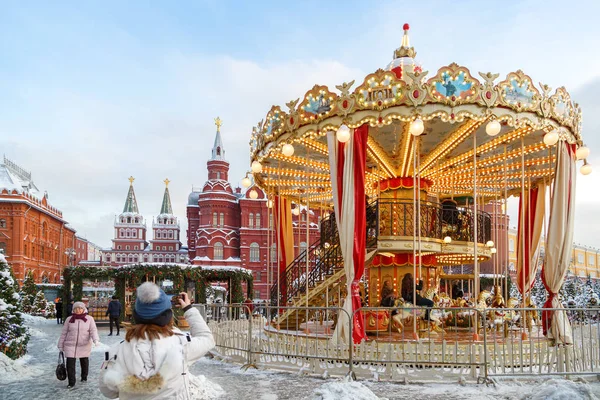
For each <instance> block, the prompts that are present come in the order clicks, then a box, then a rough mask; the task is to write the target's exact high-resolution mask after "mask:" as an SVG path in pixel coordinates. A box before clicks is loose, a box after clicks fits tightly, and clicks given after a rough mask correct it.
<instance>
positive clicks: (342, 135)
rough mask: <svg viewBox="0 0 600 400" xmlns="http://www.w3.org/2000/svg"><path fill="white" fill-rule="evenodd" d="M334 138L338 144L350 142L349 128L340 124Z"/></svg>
mask: <svg viewBox="0 0 600 400" xmlns="http://www.w3.org/2000/svg"><path fill="white" fill-rule="evenodd" d="M335 137H336V138H337V140H338V141H339V142H341V143H346V142H347V141H348V140H350V128H348V126H346V125H345V124H342V125H341V126H340V127H339V128H338V130H337V133H336V134H335Z"/></svg>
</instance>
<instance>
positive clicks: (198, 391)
mask: <svg viewBox="0 0 600 400" xmlns="http://www.w3.org/2000/svg"><path fill="white" fill-rule="evenodd" d="M188 376H189V377H190V381H189V382H190V397H191V398H192V399H194V400H212V399H216V398H219V397H220V396H222V395H224V394H225V391H224V390H223V388H222V387H221V386H220V385H218V384H217V383H214V382H211V381H210V380H208V379H206V377H205V376H203V375H198V376H196V375H192V374H189V375H188Z"/></svg>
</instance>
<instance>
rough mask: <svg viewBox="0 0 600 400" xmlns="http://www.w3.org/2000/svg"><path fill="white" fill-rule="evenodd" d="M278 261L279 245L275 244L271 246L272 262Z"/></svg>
mask: <svg viewBox="0 0 600 400" xmlns="http://www.w3.org/2000/svg"><path fill="white" fill-rule="evenodd" d="M276 261H277V245H276V244H275V243H273V245H272V246H271V262H276Z"/></svg>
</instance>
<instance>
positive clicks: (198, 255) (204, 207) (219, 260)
mask: <svg viewBox="0 0 600 400" xmlns="http://www.w3.org/2000/svg"><path fill="white" fill-rule="evenodd" d="M207 168H208V180H207V181H206V183H205V184H204V186H203V187H202V188H201V189H193V190H192V193H190V195H189V197H188V205H187V218H188V231H187V236H188V249H189V258H190V260H192V262H193V264H194V265H200V266H212V267H243V268H247V269H250V270H251V271H252V272H253V274H254V298H255V299H267V298H268V290H269V284H270V283H271V282H272V277H268V276H267V271H268V270H269V271H272V270H273V268H274V267H275V265H276V260H277V247H276V245H275V244H274V239H273V238H274V230H273V218H272V215H271V212H270V211H271V210H270V209H269V208H268V207H267V198H266V196H265V193H264V192H263V191H262V190H261V189H260V188H258V187H250V188H248V190H247V191H246V192H245V193H242V190H241V189H240V188H239V187H238V188H236V189H235V190H233V189H232V187H231V184H230V183H229V181H228V180H229V162H227V161H226V159H225V149H224V147H223V142H222V140H221V132H220V126H219V125H217V133H216V136H215V142H214V145H213V148H212V156H211V158H210V159H209V160H208V162H207ZM252 191H256V194H257V196H256V198H255V199H253V198H251V197H250V193H251V192H252ZM307 216H308V218H307ZM307 219H308V223H307ZM319 220H320V215H317V213H315V212H313V211H311V210H307V209H302V211H301V213H300V214H299V215H298V216H294V217H293V227H294V228H293V231H294V239H295V240H294V243H295V244H294V246H295V249H296V254H299V252H300V251H304V249H305V248H306V229H307V226H308V230H309V241H308V243H309V244H310V243H312V242H314V241H315V240H317V238H318V236H319V227H318V222H319ZM269 250H270V253H269ZM269 262H270V263H271V267H272V268H267V266H268V263H269Z"/></svg>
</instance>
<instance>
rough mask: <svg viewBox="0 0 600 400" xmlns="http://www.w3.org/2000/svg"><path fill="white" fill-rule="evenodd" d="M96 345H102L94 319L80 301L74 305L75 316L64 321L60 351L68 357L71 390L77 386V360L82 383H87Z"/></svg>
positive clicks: (59, 341)
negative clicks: (93, 347)
mask: <svg viewBox="0 0 600 400" xmlns="http://www.w3.org/2000/svg"><path fill="white" fill-rule="evenodd" d="M92 342H93V343H94V345H95V346H96V345H98V343H100V338H99V337H98V329H97V328H96V323H95V322H94V318H92V317H91V316H90V315H88V314H87V309H86V308H85V305H84V304H83V303H82V302H80V301H78V302H76V303H74V304H73V314H72V315H71V316H70V317H67V319H66V320H65V321H64V325H63V329H62V333H61V335H60V339H58V349H59V350H60V351H62V352H64V353H65V357H67V377H68V380H69V386H67V388H69V389H71V388H73V387H74V386H75V360H76V359H78V358H79V363H80V365H81V382H87V377H88V372H89V366H90V359H89V357H90V353H91V352H92Z"/></svg>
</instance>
